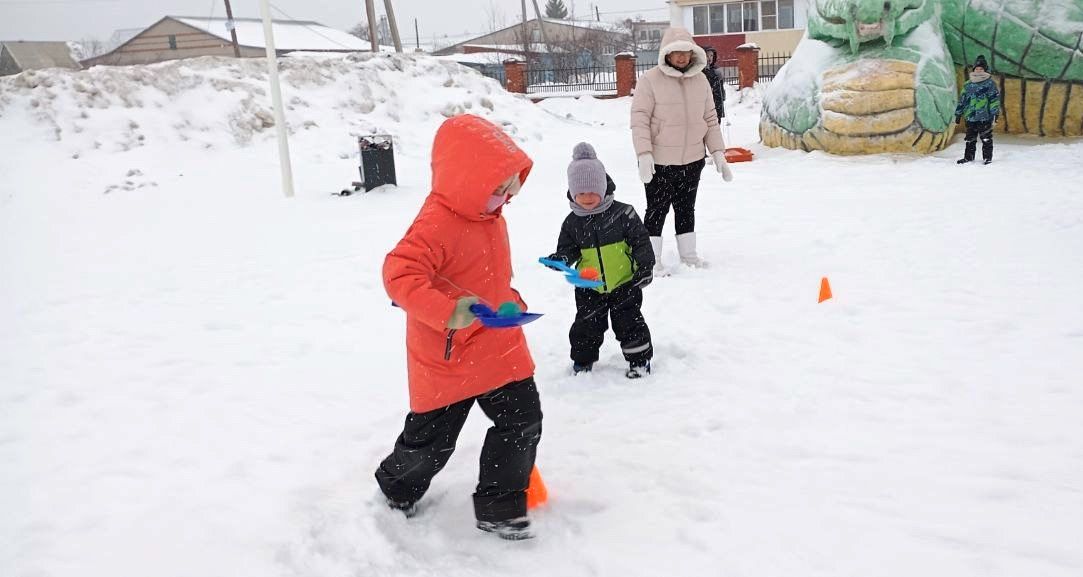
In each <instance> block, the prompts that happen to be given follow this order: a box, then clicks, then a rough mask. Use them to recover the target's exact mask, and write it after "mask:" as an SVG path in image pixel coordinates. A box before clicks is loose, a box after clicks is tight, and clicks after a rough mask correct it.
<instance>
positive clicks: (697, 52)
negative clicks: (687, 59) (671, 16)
mask: <svg viewBox="0 0 1083 577" xmlns="http://www.w3.org/2000/svg"><path fill="white" fill-rule="evenodd" d="M689 50H691V51H692V64H690V65H689V66H688V69H687V70H685V71H684V72H681V71H680V70H677V69H676V68H674V67H672V66H670V65H669V63H667V62H666V56H669V53H670V52H685V51H689ZM706 67H707V53H706V52H704V51H703V48H701V47H700V46H699V45H698V44H696V43H695V42H694V41H693V40H692V35H691V34H689V33H688V30H685V29H684V28H679V27H673V28H668V29H666V33H665V34H663V35H662V47H661V48H660V49H659V50H658V68H660V69H661V70H662V72H663V73H664V74H666V75H667V76H674V77H681V76H684V77H685V78H689V77H692V76H695V75H697V74H699V73H700V72H702V71H703V69H704V68H706Z"/></svg>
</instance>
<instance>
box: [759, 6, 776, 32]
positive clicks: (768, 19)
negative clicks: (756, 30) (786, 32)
mask: <svg viewBox="0 0 1083 577" xmlns="http://www.w3.org/2000/svg"><path fill="white" fill-rule="evenodd" d="M777 10H778V2H775V0H764V1H763V2H760V14H761V15H762V18H763V19H762V20H761V21H760V23H761V24H762V25H763V29H764V30H774V29H776V28H778V12H777Z"/></svg>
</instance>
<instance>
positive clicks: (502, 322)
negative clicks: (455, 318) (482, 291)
mask: <svg viewBox="0 0 1083 577" xmlns="http://www.w3.org/2000/svg"><path fill="white" fill-rule="evenodd" d="M470 312H472V313H474V316H476V317H478V320H479V321H481V324H483V325H485V326H487V327H492V328H498V329H506V328H509V327H519V326H523V325H525V324H527V323H532V322H534V321H536V320H538V319H540V318H541V316H542V315H541V314H540V313H519V314H517V315H510V316H501V315H499V314H497V312H496V311H494V310H493V309H491V308H489V307H487V306H485V305H483V304H481V303H475V304H472V305H470Z"/></svg>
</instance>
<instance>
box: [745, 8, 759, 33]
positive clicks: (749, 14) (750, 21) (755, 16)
mask: <svg viewBox="0 0 1083 577" xmlns="http://www.w3.org/2000/svg"><path fill="white" fill-rule="evenodd" d="M742 6H744V15H745V32H755V31H757V30H759V29H760V3H759V2H745V3H744V4H742Z"/></svg>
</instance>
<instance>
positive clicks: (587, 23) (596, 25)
mask: <svg viewBox="0 0 1083 577" xmlns="http://www.w3.org/2000/svg"><path fill="white" fill-rule="evenodd" d="M542 20H544V21H545V22H546V23H548V24H563V25H565V26H574V27H576V28H589V29H590V30H598V31H602V32H612V33H614V34H627V33H628V32H629V30H628V28H627V27H625V26H624V24H621V23H618V22H601V21H598V20H566V19H561V18H543V19H542Z"/></svg>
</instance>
